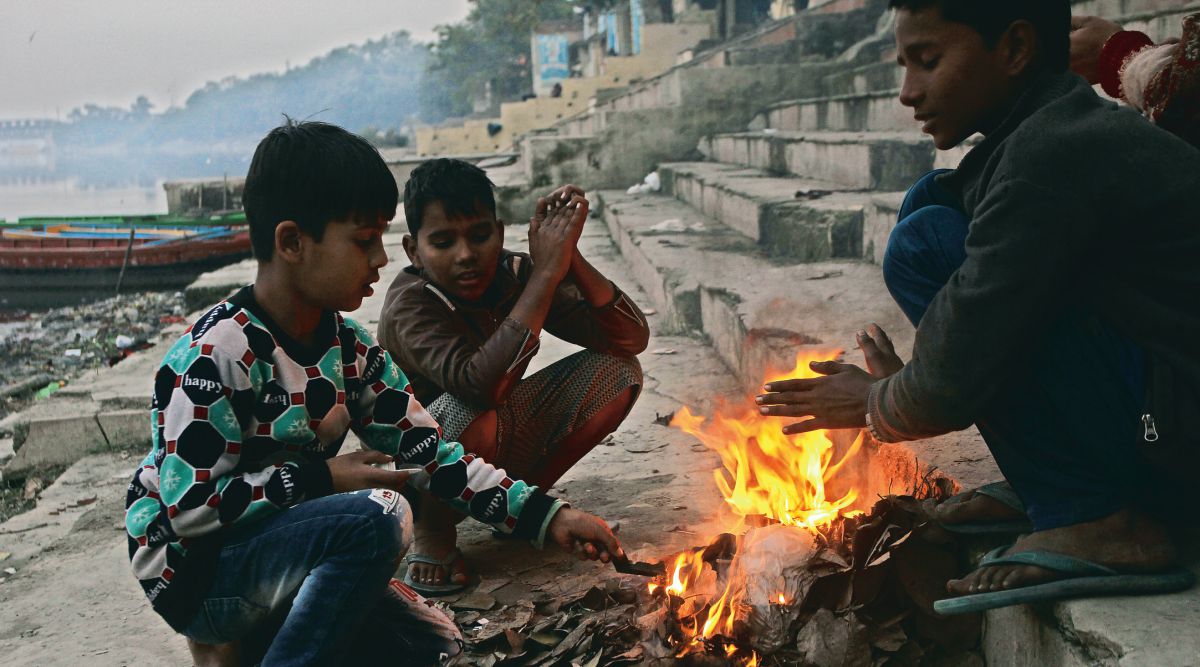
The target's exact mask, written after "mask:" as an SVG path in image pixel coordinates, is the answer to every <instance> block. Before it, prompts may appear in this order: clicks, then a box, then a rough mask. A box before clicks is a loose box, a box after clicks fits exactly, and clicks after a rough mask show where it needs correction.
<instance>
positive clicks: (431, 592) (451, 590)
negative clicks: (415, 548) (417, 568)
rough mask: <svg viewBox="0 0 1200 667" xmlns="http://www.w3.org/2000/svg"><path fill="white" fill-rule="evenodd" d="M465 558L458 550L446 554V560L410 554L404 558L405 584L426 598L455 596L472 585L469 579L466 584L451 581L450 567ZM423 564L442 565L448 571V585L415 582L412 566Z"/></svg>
mask: <svg viewBox="0 0 1200 667" xmlns="http://www.w3.org/2000/svg"><path fill="white" fill-rule="evenodd" d="M462 557H463V555H462V552H461V551H459V550H458V549H454V550H452V551H451V552H450V553H448V554H446V557H445V558H442V559H437V558H434V557H433V556H425V555H423V554H408V555H407V556H405V557H404V564H405V565H407V566H408V567H406V568H405V569H404V584H405V585H406V586H408V587H409V588H411V589H413V590H414V591H416V592H418V593H420V594H421V595H424V596H425V597H431V598H432V597H438V596H440V595H454V594H455V593H461V592H462V591H464V590H466V588H467V586H470V585H471V582H470V579H469V578H468V581H467V583H465V584H455V583H452V582H451V581H450V566H451V565H453V564H454V563H455V562H456V561H458V560H459V559H461V558H462ZM413 563H421V564H424V565H441V566H442V567H443V568H445V569H446V583H444V584H426V583H422V582H419V581H414V580H413V578H412V564H413Z"/></svg>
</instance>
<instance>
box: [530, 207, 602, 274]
mask: <svg viewBox="0 0 1200 667" xmlns="http://www.w3.org/2000/svg"><path fill="white" fill-rule="evenodd" d="M587 217H588V200H587V198H586V197H585V196H584V192H583V190H581V189H580V188H578V187H576V186H574V185H564V186H563V187H561V188H559V189H557V190H555V191H554V192H552V193H550V195H549V196H547V197H542V198H541V199H538V202H537V208H536V209H535V210H534V215H533V218H532V219H531V220H530V221H529V256H530V257H531V258H532V259H533V267H534V271H536V272H539V273H540V274H541V275H542V276H543V277H544V278H547V279H549V280H551V281H552V282H553V283H554V284H556V285H557V284H558V283H559V282H561V281H562V279H563V278H564V277H566V275H567V272H568V271H569V270H570V268H571V262H572V260H573V259H574V258H575V255H576V254H577V253H578V252H579V251H578V249H577V246H578V243H579V237H580V235H581V234H582V233H583V225H584V223H586V222H587Z"/></svg>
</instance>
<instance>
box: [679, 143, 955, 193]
mask: <svg viewBox="0 0 1200 667" xmlns="http://www.w3.org/2000/svg"><path fill="white" fill-rule="evenodd" d="M700 152H702V153H704V154H705V155H706V156H707V157H708V158H709V159H710V160H714V161H717V162H725V163H731V164H737V165H742V166H746V167H751V168H754V169H762V170H764V171H766V172H769V173H772V174H780V175H792V176H799V177H802V178H811V179H815V180H820V181H827V182H830V183H836V184H838V185H840V186H845V187H848V188H861V189H866V190H905V189H907V188H908V187H909V186H910V185H912V184H913V183H914V182H915V181H916V180H917V179H918V178H920V177H921V176H922V175H924V174H925V173H926V172H928V171H929V170H930V169H933V166H934V160H935V153H936V150H935V149H934V147H933V142H932V141H930V140H929V139H928V138H927V137H925V136H923V135H921V134H918V133H914V132H785V131H779V130H773V129H769V130H762V131H758V132H741V133H733V134H718V135H714V136H712V137H707V138H706V139H705V140H703V141H701V143H700Z"/></svg>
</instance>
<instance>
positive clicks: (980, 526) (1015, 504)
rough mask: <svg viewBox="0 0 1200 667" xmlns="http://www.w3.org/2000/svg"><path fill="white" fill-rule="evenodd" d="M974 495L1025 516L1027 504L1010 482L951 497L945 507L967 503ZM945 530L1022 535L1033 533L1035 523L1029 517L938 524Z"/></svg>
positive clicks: (986, 485)
mask: <svg viewBox="0 0 1200 667" xmlns="http://www.w3.org/2000/svg"><path fill="white" fill-rule="evenodd" d="M972 495H980V496H987V497H988V498H993V499H995V500H998V501H999V502H1001V503H1003V504H1004V505H1006V506H1007V507H1011V508H1012V509H1014V510H1016V511H1018V512H1020V513H1022V514H1024V513H1025V503H1023V502H1021V498H1020V496H1018V495H1017V492H1016V491H1013V488H1012V485H1010V484H1009V483H1008V482H992V483H990V484H984V485H983V486H981V487H979V488H977V489H974V490H972V491H967V492H965V493H960V494H958V495H956V496H951V497H950V498H948V499H947V500H946V501H945V502H943V503H942V504H943V505H947V504H957V503H962V502H966V501H967V499H968V498H970V497H971V496H972ZM937 525H939V526H941V527H942V528H943V529H944V530H947V531H949V532H951V533H957V534H960V535H1020V534H1022V533H1030V532H1033V522H1032V521H1030V520H1029V518H1028V517H1022V518H1020V519H1000V520H997V521H967V522H963V523H945V522H942V521H939V522H937Z"/></svg>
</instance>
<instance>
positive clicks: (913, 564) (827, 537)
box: [451, 496, 982, 667]
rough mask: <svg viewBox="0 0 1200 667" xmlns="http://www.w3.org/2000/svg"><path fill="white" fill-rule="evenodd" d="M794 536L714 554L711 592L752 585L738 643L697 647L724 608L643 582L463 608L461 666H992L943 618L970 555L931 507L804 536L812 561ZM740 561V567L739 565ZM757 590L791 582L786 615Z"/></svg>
mask: <svg viewBox="0 0 1200 667" xmlns="http://www.w3.org/2000/svg"><path fill="white" fill-rule="evenodd" d="M796 530H797V529H795V528H785V527H783V526H764V527H761V528H757V529H751V531H749V532H748V533H746V534H745V535H742V536H740V537H737V538H734V537H733V536H730V535H725V536H722V537H720V538H718V539H717V540H716V541H715V542H714V543H713V544H710V545H707V547H704V549H705V550H704V554H703V555H704V557H705V562H707V563H709V564H710V565H711V566H712V568H713V573H714V575H713V576H712V577H711V579H712V580H713V583H714V585H713V586H710V587H709V591H715V590H722V588H721V586H722V585H723V583H724V582H723V581H722V582H720V584H718V583H717V580H718V579H722V580H723V579H724V578H726V577H729V576H740V577H744V581H745V585H746V587H747V590H748V591H749V592H748V594H747V595H746V596H745V597H744V599H743V601H742V603H741V604H742V606H743V609H742V610H741V612H740V613H739V615H738V620H737V622H736V623H735V624H734V631H733V632H732V633H730V634H731V635H732V636H725V635H720V636H715V637H710V638H709V639H708V640H704V641H702V642H697V641H695V635H694V634H692V633H693V632H694V629H695V627H696V624H695V622H694V619H695V618H697V617H699V618H704V614H705V613H706V611H707V605H709V604H710V603H712V602H715V600H714V599H712V597H711V595H712V594H711V593H710V592H709V591H704V590H697V591H696V592H695V593H694V594H690V593H689V594H688V595H686V596H675V595H668V594H666V593H664V592H663V590H662V588H661V587H660V588H659V589H658V590H657V591H655V592H654V593H651V592H650V590H648V587H647V585H646V580H645V579H640V578H635V577H625V578H622V579H619V580H617V579H614V580H609V581H607V582H605V584H604V585H603V586H596V587H592V588H591V589H590V590H588V591H586V593H584V594H582V595H579V594H574V595H571V596H570V597H566V598H555V597H543V598H542V599H540V600H537V601H535V602H525V601H522V602H521V603H519V604H517V605H511V606H508V607H505V608H503V609H501V610H499V611H496V612H489V613H486V614H481V613H477V612H472V611H469V610H468V611H464V609H463V607H462V605H461V602H462V601H460V603H459V604H457V605H454V607H455V609H457V614H456V615H455V620H456V622H458V623H459V625H460V627H462V628H463V630H464V636H465V637H466V638H467V640H468V647H467V652H466V653H465V654H464V655H462V656H459V657H458V658H456V659H455V661H454V662H453V663H452V664H458V665H481V666H483V667H499V666H502V665H504V666H507V665H512V666H517V665H527V666H530V667H534V666H543V665H545V666H549V665H579V666H581V667H603V666H607V665H745V664H747V663H748V662H749V661H750V660H751V659H753V660H754V661H755V662H754V664H757V665H847V666H852V667H854V666H862V667H881V666H892V665H897V666H899V665H924V664H968V665H969V664H982V661H981V660H980V659H979V658H978V655H977V654H975V649H976V648H977V646H978V643H979V635H980V629H981V628H980V618H979V617H978V616H956V617H940V616H937V615H935V614H934V613H933V602H934V601H935V600H937V599H940V598H942V597H944V596H945V583H946V581H947V580H948V579H950V578H952V577H953V576H955V575H957V574H958V573H959V572H960V567H961V566H962V565H963V564H964V554H963V553H962V550H961V548H960V547H959V546H957V543H956V542H955V541H954V540H953V539H952V537H951V536H949V535H947V534H946V533H944V532H943V531H941V530H940V529H939V528H937V527H936V526H935V525H933V524H931V523H930V522H928V520H927V517H926V515H925V513H924V512H923V511H922V508H921V501H919V500H917V499H915V498H912V497H908V496H890V497H887V498H883V499H881V500H880V501H879V502H878V503H876V505H875V507H874V508H873V509H872V511H871V512H870V513H869V514H866V515H861V516H858V517H854V518H847V519H844V520H843V521H842V523H841V524H840V525H838V526H835V528H834V529H832V530H830V531H828V532H827V533H822V534H820V535H813V534H811V533H806V535H807V537H805V538H803V539H806V540H808V541H809V542H810V543H811V544H813V545H814V546H813V548H811V549H808V550H805V549H796V548H791V547H790V546H789V545H791V544H794V542H789V540H794V539H795V533H785V532H784V531H796ZM697 549H698V550H699V549H700V547H698V548H697ZM738 550H740V551H742V553H741V554H740V557H741V558H742V559H743V560H744V562H742V563H741V564H739V561H738V559H737V558H731V557H732V556H733V553H734V552H735V551H738ZM755 554H756V555H757V556H756V557H757V558H758V560H757V561H754V560H752V556H753V555H755ZM746 559H751V560H746ZM665 560H667V562H670V560H669V559H665ZM731 562H732V564H733V566H732V568H731V566H730V564H731ZM731 571H733V574H732V575H731ZM756 576H761V577H764V580H766V579H769V580H770V581H772V582H779V581H784V582H785V583H784V584H783V588H784V590H783V591H781V594H783V596H784V597H782V598H781V599H784V598H786V599H787V600H789V602H787V603H786V604H781V603H779V602H777V601H763V600H762V599H760V598H756V597H755V595H753V594H750V593H752V591H753V589H754V588H755V587H756V586H757V585H758V583H759V582H757V581H756V579H755V578H756ZM738 581H739V582H741V581H743V579H739V580H738ZM739 585H740V583H739ZM773 585H776V587H778V586H777V584H773ZM769 588H770V586H766V587H765V588H764V590H767V589H769ZM469 597H470V596H468V598H469ZM464 599H467V598H464ZM468 602H469V601H468ZM468 606H469V604H468ZM451 612H452V613H453V610H451Z"/></svg>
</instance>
